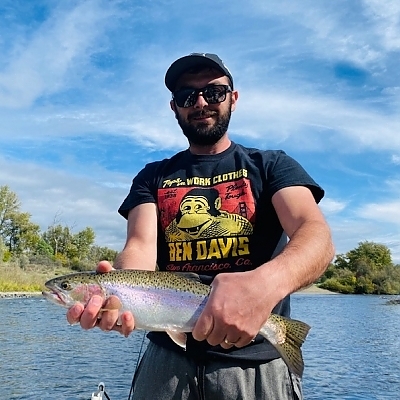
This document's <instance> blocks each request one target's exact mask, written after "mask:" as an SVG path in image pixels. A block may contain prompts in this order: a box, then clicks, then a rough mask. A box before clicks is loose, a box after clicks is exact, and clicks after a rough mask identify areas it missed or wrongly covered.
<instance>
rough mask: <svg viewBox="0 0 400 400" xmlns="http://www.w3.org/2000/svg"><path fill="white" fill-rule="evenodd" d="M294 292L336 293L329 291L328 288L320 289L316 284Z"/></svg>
mask: <svg viewBox="0 0 400 400" xmlns="http://www.w3.org/2000/svg"><path fill="white" fill-rule="evenodd" d="M295 294H338V293H336V292H331V291H330V290H326V289H321V288H319V287H318V286H317V285H311V286H308V287H306V288H304V289H301V290H299V291H298V292H296V293H295Z"/></svg>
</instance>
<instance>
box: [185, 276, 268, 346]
mask: <svg viewBox="0 0 400 400" xmlns="http://www.w3.org/2000/svg"><path fill="white" fill-rule="evenodd" d="M271 301H272V302H275V300H272V296H271V293H268V292H267V289H266V285H265V284H263V282H262V281H260V279H259V276H258V273H257V272H256V270H254V271H247V272H235V273H225V274H224V273H221V274H218V275H217V276H216V277H215V278H214V281H213V283H212V290H211V294H210V297H209V299H208V301H207V304H206V306H205V307H204V310H203V312H202V314H201V315H200V317H199V319H198V321H197V323H196V325H195V327H194V329H193V332H192V334H193V337H194V338H195V339H196V340H205V339H207V342H208V343H210V344H211V345H212V346H216V345H218V344H220V345H221V346H222V347H223V348H226V349H228V348H230V347H232V346H236V347H243V346H246V345H248V344H249V343H251V341H252V340H253V339H254V338H255V336H256V335H257V334H258V332H259V330H260V328H261V326H262V325H263V324H264V323H265V322H266V320H267V319H268V317H269V315H270V312H271V311H272V309H273V307H274V306H275V304H272V303H271Z"/></svg>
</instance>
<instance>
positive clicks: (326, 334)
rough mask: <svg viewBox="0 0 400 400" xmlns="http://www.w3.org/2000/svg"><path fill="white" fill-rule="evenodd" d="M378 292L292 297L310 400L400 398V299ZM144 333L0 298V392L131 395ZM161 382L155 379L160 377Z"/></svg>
mask: <svg viewBox="0 0 400 400" xmlns="http://www.w3.org/2000/svg"><path fill="white" fill-rule="evenodd" d="M386 301H387V299H386V298H382V297H378V296H350V295H347V296H345V295H312V294H296V295H294V296H292V317H293V318H297V319H301V320H303V321H304V322H307V323H309V324H310V325H311V326H312V329H311V331H310V334H309V336H308V338H307V340H306V342H305V343H304V345H303V356H304V360H305V364H306V369H305V372H304V376H303V390H304V395H305V399H306V400H314V399H315V400H317V399H318V400H329V399H341V400H370V399H371V400H372V399H378V400H380V399H382V400H383V399H385V400H386V399H392V400H395V399H400V305H386V304H385V303H386ZM142 343H143V333H141V332H135V333H134V334H133V335H131V336H130V337H129V338H128V339H125V338H123V337H122V336H120V335H119V334H117V333H115V332H110V333H104V332H101V331H99V330H97V329H96V330H91V331H83V330H82V329H81V328H80V327H79V326H69V325H68V324H67V322H66V319H65V310H63V309H62V308H61V307H57V306H55V305H53V304H51V303H49V302H48V301H45V300H44V299H41V298H28V299H0V398H1V399H7V400H14V399H18V400H22V399H29V400H31V399H35V400H42V399H43V400H44V399H49V400H55V399H57V400H66V399H68V400H69V399H71V400H72V399H74V400H76V399H81V400H88V399H90V397H91V394H92V392H94V391H96V390H97V385H98V384H99V382H101V381H103V382H104V383H105V385H106V392H107V394H108V395H109V397H110V399H111V400H124V399H128V395H129V390H130V385H131V380H132V375H133V371H134V369H135V366H136V363H137V360H138V356H139V352H140V348H141V346H142ZM155 384H156V382H155Z"/></svg>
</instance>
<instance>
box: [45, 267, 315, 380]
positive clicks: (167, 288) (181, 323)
mask: <svg viewBox="0 0 400 400" xmlns="http://www.w3.org/2000/svg"><path fill="white" fill-rule="evenodd" d="M45 286H46V287H47V289H48V291H44V292H43V296H45V298H46V299H48V300H50V301H52V302H54V303H56V304H58V305H62V306H64V307H71V306H72V305H73V304H75V303H76V302H82V303H83V304H86V302H87V301H89V299H90V298H91V296H92V295H94V294H97V295H100V296H102V297H103V299H104V300H105V299H107V298H108V297H109V296H111V295H115V296H117V297H118V298H119V300H120V302H121V304H122V309H121V310H120V312H121V313H122V311H124V310H129V311H131V312H132V314H133V316H134V318H135V328H136V329H145V330H155V331H165V332H167V333H168V335H169V336H170V337H171V339H172V340H173V341H174V342H175V343H177V344H178V345H179V346H181V347H183V348H185V346H186V333H187V332H191V331H192V330H193V328H194V326H195V324H196V321H197V319H198V318H199V316H200V314H201V312H202V311H203V309H204V306H205V304H206V302H207V300H208V296H209V293H210V287H209V286H207V285H204V284H202V283H199V282H198V281H195V280H192V279H188V278H187V277H184V276H181V275H180V274H178V273H171V272H160V271H142V270H113V271H111V272H108V273H105V274H100V273H96V272H83V273H75V274H70V275H65V276H61V277H57V278H54V279H51V280H49V281H48V282H46V284H45ZM309 329H310V326H309V325H307V324H306V323H304V322H302V321H297V320H292V319H290V318H286V317H283V316H280V315H276V314H271V315H270V316H269V318H268V320H267V321H266V323H265V324H264V325H263V326H262V327H261V329H260V334H261V335H263V336H264V337H265V339H267V340H268V341H269V342H270V343H271V344H272V345H273V346H274V347H275V348H276V349H277V351H278V352H279V354H280V355H281V357H282V359H283V360H284V362H285V363H286V364H287V366H288V368H289V370H290V371H292V372H293V373H295V374H296V375H299V376H302V374H303V370H304V361H303V357H302V353H301V346H302V344H303V342H304V340H305V339H306V337H307V334H308V331H309Z"/></svg>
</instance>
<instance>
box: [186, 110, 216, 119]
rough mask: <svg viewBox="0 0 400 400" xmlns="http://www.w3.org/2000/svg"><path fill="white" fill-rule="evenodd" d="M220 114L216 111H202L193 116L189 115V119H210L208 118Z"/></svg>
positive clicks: (194, 113)
mask: <svg viewBox="0 0 400 400" xmlns="http://www.w3.org/2000/svg"><path fill="white" fill-rule="evenodd" d="M217 114H218V113H217V112H215V111H204V110H200V111H195V112H193V113H191V114H189V115H188V119H193V118H208V117H212V116H214V115H217Z"/></svg>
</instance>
